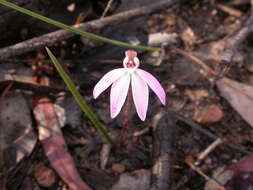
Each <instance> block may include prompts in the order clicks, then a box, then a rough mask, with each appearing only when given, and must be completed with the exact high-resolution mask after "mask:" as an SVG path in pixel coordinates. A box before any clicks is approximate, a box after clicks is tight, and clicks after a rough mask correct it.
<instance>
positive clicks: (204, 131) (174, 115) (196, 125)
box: [173, 113, 252, 155]
mask: <svg viewBox="0 0 253 190" xmlns="http://www.w3.org/2000/svg"><path fill="white" fill-rule="evenodd" d="M173 117H175V118H176V119H178V120H179V121H182V122H184V123H185V124H187V125H188V126H190V127H192V128H193V129H195V130H196V131H198V132H200V133H203V134H205V135H206V136H208V137H209V138H210V139H213V140H216V139H218V138H221V137H219V136H217V135H214V134H212V133H211V132H209V131H208V130H206V129H204V128H203V127H201V126H200V125H198V124H197V123H195V122H194V121H192V120H191V119H189V118H185V117H183V116H180V115H178V114H176V113H174V114H173ZM223 143H224V144H225V145H227V146H229V147H230V148H232V149H234V150H237V151H239V152H242V153H244V154H247V155H251V154H252V152H249V151H247V150H244V149H243V148H241V147H239V146H237V145H235V144H233V143H230V142H226V141H224V140H223Z"/></svg>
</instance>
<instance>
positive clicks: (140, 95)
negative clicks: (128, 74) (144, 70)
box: [131, 73, 149, 121]
mask: <svg viewBox="0 0 253 190" xmlns="http://www.w3.org/2000/svg"><path fill="white" fill-rule="evenodd" d="M131 84H132V93H133V100H134V104H135V107H136V111H137V114H138V116H139V117H140V119H141V120H142V121H144V120H145V118H146V114H147V109H148V95H149V94H148V85H147V83H146V82H145V81H144V80H143V79H142V78H141V77H139V76H138V75H137V74H136V73H133V74H132V81H131Z"/></svg>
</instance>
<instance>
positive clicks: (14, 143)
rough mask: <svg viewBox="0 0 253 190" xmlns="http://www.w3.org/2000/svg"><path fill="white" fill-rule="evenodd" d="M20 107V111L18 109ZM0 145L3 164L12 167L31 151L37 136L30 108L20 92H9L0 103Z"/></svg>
mask: <svg viewBox="0 0 253 190" xmlns="http://www.w3.org/2000/svg"><path fill="white" fill-rule="evenodd" d="M20 108H22V111H20ZM0 121H1V125H0V128H1V130H0V131H2V134H1V137H2V139H1V146H2V148H3V150H4V164H5V166H6V167H7V168H10V167H14V166H15V165H16V164H17V163H18V162H19V161H21V160H22V159H23V158H24V157H25V156H29V155H30V153H31V152H32V151H33V149H34V147H35V144H36V141H37V137H36V135H35V134H34V132H33V128H32V119H31V116H30V108H29V106H28V104H27V99H26V98H25V96H24V95H22V94H21V93H16V92H9V93H8V94H7V95H6V97H5V98H4V99H3V100H2V102H1V104H0Z"/></svg>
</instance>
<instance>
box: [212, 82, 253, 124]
mask: <svg viewBox="0 0 253 190" xmlns="http://www.w3.org/2000/svg"><path fill="white" fill-rule="evenodd" d="M216 84H217V87H218V89H219V90H220V92H221V95H222V96H223V97H224V98H225V99H226V100H227V101H228V102H229V103H230V105H231V106H232V107H233V108H234V109H235V110H236V111H237V112H238V113H239V114H240V116H241V117H242V118H243V119H244V120H245V121H246V122H248V124H249V125H250V126H251V127H253V117H252V113H253V87H252V86H250V85H247V84H243V83H240V82H237V81H234V80H231V79H229V78H222V79H219V80H218V81H217V82H216Z"/></svg>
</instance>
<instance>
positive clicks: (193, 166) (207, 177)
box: [186, 162, 225, 190]
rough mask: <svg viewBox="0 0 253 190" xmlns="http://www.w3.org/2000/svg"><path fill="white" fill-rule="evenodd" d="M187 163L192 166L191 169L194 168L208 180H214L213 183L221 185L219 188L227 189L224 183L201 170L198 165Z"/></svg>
mask: <svg viewBox="0 0 253 190" xmlns="http://www.w3.org/2000/svg"><path fill="white" fill-rule="evenodd" d="M186 163H187V164H188V165H189V166H190V167H191V169H193V170H194V171H195V172H197V173H198V174H199V175H201V176H202V177H203V178H204V179H205V180H206V181H212V182H213V183H215V184H216V185H217V187H219V189H224V190H225V188H224V186H223V185H222V184H220V183H219V182H218V181H217V180H215V179H213V178H211V177H209V176H208V175H206V174H205V173H204V172H202V171H201V169H200V168H198V167H197V166H195V165H194V164H192V163H191V162H186Z"/></svg>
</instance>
